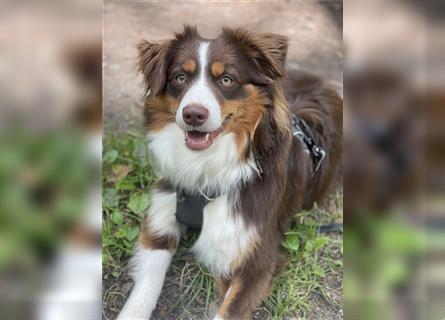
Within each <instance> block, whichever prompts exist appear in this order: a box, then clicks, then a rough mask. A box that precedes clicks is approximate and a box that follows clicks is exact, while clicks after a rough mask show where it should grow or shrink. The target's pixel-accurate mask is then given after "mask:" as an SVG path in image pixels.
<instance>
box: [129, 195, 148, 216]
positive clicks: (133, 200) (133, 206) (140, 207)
mask: <svg viewBox="0 0 445 320" xmlns="http://www.w3.org/2000/svg"><path fill="white" fill-rule="evenodd" d="M149 203H150V202H149V197H148V193H146V192H144V193H140V194H138V193H134V194H132V195H131V196H130V201H128V204H127V207H128V208H129V209H130V210H131V211H133V212H134V213H136V214H137V215H141V214H142V213H144V212H145V210H147V208H148V205H149Z"/></svg>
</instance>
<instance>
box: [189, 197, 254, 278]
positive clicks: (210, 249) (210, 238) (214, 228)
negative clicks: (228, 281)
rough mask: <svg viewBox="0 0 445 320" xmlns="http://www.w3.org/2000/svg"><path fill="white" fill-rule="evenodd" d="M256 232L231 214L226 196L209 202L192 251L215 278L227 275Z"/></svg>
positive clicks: (237, 216) (240, 218) (238, 217)
mask: <svg viewBox="0 0 445 320" xmlns="http://www.w3.org/2000/svg"><path fill="white" fill-rule="evenodd" d="M254 234H255V229H254V228H252V227H248V228H247V227H246V225H245V223H244V221H243V219H242V217H241V216H239V215H235V214H234V213H233V212H232V209H231V206H230V204H229V201H228V197H227V196H226V195H223V196H220V197H218V198H216V199H215V200H213V201H211V202H209V203H208V204H207V205H206V206H205V207H204V211H203V224H202V229H201V233H200V235H199V238H198V240H197V241H196V243H195V245H194V247H193V251H194V252H195V254H196V257H197V259H198V260H199V261H200V262H201V263H203V264H204V265H206V266H207V267H208V268H209V270H210V271H211V272H212V273H214V274H216V275H228V274H229V273H230V270H231V269H232V268H233V266H234V265H235V264H237V263H238V262H239V261H240V259H242V257H243V255H244V254H245V253H246V249H247V248H248V247H249V245H250V244H251V243H252V241H253V238H254Z"/></svg>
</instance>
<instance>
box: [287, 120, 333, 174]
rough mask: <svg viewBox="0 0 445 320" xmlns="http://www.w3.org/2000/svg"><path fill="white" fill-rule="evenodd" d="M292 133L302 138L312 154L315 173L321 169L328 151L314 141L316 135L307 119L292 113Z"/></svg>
mask: <svg viewBox="0 0 445 320" xmlns="http://www.w3.org/2000/svg"><path fill="white" fill-rule="evenodd" d="M292 135H293V136H294V137H297V138H298V139H300V141H301V142H303V144H304V146H305V147H306V149H307V151H308V153H309V154H310V156H311V159H312V164H313V167H314V172H313V174H314V175H315V174H316V173H317V171H318V170H320V167H321V164H322V163H323V160H324V159H325V157H326V152H325V151H324V150H323V148H322V147H320V146H318V145H317V144H316V143H315V141H314V136H313V134H312V131H311V129H310V128H309V126H308V124H307V123H306V121H304V120H303V119H301V118H299V117H297V116H295V115H292Z"/></svg>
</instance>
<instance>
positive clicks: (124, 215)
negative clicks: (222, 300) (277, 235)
mask: <svg viewBox="0 0 445 320" xmlns="http://www.w3.org/2000/svg"><path fill="white" fill-rule="evenodd" d="M154 181H156V177H155V175H154V173H153V168H152V165H151V162H150V158H149V156H148V152H147V146H146V141H145V139H144V138H143V137H142V136H139V135H138V134H125V135H120V136H119V137H114V136H112V135H108V136H106V137H105V138H104V154H103V168H102V182H103V233H102V235H103V280H104V281H103V308H104V311H103V318H104V319H113V318H114V317H115V315H116V314H117V312H118V311H119V310H120V308H121V307H122V305H123V303H124V301H125V299H126V296H127V295H128V293H129V291H130V289H131V280H130V279H129V277H128V275H127V271H128V270H127V266H126V265H127V261H128V259H129V257H130V256H131V253H132V251H133V248H134V245H135V243H136V241H137V236H138V232H139V225H140V223H141V221H142V220H143V217H144V213H145V212H146V210H147V208H148V207H149V205H150V204H149V191H150V186H151V185H152V184H153V182H154ZM341 208H342V197H341V193H340V192H338V193H337V194H336V195H335V196H334V197H332V199H331V201H330V209H329V210H328V211H329V212H328V211H327V210H323V209H321V208H315V209H314V210H311V211H307V212H302V213H299V214H297V215H296V217H295V220H294V221H293V223H292V225H291V228H290V230H289V232H288V233H287V234H286V238H285V241H284V242H283V247H284V248H285V251H286V253H287V264H286V266H285V268H284V270H283V272H282V273H281V274H280V275H279V276H278V277H277V278H276V279H275V281H274V284H273V289H272V292H271V294H270V296H269V297H268V299H267V300H266V301H265V302H264V303H263V304H262V306H261V307H260V308H259V309H258V310H257V311H256V313H255V315H254V319H341V318H342V315H341V312H342V285H341V283H342V269H343V263H342V255H343V250H342V236H341V235H339V234H331V235H326V234H324V235H323V234H318V232H317V230H318V227H319V226H320V225H321V224H326V223H332V222H341V220H342V209H341ZM197 237H198V234H197V233H194V232H189V233H187V234H186V235H185V236H184V237H183V239H182V240H181V243H180V245H179V248H178V251H177V253H176V255H175V257H174V259H173V263H172V265H171V267H170V269H169V271H168V273H167V277H166V281H165V284H164V289H163V292H162V294H161V297H160V300H159V302H158V307H157V310H156V311H155V313H154V315H153V318H154V319H205V318H208V317H210V316H211V314H212V312H214V311H215V308H216V306H215V305H214V303H213V301H214V300H215V299H214V298H215V295H214V294H215V286H214V283H215V282H214V279H213V277H212V275H211V274H210V273H209V272H208V271H207V270H206V269H205V267H203V266H201V265H199V264H198V263H196V261H195V260H194V258H193V256H192V255H191V254H190V253H189V250H188V249H189V248H191V246H192V245H193V243H194V242H195V240H196V239H197Z"/></svg>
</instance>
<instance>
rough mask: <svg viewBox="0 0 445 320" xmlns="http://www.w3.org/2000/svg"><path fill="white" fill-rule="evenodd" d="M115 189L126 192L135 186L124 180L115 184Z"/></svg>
mask: <svg viewBox="0 0 445 320" xmlns="http://www.w3.org/2000/svg"><path fill="white" fill-rule="evenodd" d="M116 189H117V190H121V191H122V190H126V191H132V190H134V189H136V186H135V184H134V183H133V182H130V181H127V180H126V179H124V180H121V181H119V182H118V183H117V184H116Z"/></svg>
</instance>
